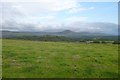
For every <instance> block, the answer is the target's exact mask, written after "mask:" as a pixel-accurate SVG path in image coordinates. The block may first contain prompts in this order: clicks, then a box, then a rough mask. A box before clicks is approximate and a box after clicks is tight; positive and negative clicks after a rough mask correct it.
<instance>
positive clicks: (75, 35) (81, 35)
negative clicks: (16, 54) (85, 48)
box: [2, 30, 118, 40]
mask: <svg viewBox="0 0 120 80" xmlns="http://www.w3.org/2000/svg"><path fill="white" fill-rule="evenodd" d="M44 35H50V36H64V37H68V38H72V39H95V38H97V39H101V38H102V39H110V40H117V39H118V36H117V35H111V34H105V33H94V32H74V31H71V30H64V31H61V32H25V31H24V32H22V31H8V30H4V31H2V38H12V37H20V36H44Z"/></svg>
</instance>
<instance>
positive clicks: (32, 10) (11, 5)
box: [0, 0, 118, 34]
mask: <svg viewBox="0 0 120 80" xmlns="http://www.w3.org/2000/svg"><path fill="white" fill-rule="evenodd" d="M97 1H100V0H96V1H95V2H94V1H93V0H89V1H88V2H87V1H85V0H84V2H82V0H30V1H28V0H24V2H21V1H20V0H2V1H1V2H0V24H1V25H2V28H1V29H4V30H14V31H63V30H72V31H76V32H102V33H110V34H117V30H118V27H117V24H118V20H117V19H118V3H117V1H118V0H106V2H97ZM104 1H105V0H104ZM108 1H111V2H108ZM113 1H114V2H113ZM115 1H116V2H115Z"/></svg>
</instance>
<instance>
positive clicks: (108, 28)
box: [2, 21, 118, 34]
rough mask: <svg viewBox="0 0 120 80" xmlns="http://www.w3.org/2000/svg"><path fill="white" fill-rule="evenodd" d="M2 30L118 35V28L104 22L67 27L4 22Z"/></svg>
mask: <svg viewBox="0 0 120 80" xmlns="http://www.w3.org/2000/svg"><path fill="white" fill-rule="evenodd" d="M2 29H8V30H18V31H63V30H72V31H76V32H98V33H106V34H118V26H117V24H114V23H104V22H75V23H71V24H68V25H61V26H59V27H58V26H55V27H54V25H47V26H43V25H40V24H32V23H27V24H26V23H17V22H16V21H6V22H4V24H3V28H2Z"/></svg>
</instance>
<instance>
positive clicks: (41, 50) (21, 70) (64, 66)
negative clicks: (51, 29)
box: [2, 39, 118, 78]
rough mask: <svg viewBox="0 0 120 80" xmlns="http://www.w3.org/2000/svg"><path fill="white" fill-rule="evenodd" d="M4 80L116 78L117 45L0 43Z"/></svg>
mask: <svg viewBox="0 0 120 80" xmlns="http://www.w3.org/2000/svg"><path fill="white" fill-rule="evenodd" d="M2 55H3V58H2V59H3V66H2V67H3V72H2V75H3V77H5V78H76V77H77V78H99V77H100V78H116V77H118V45H115V44H94V43H91V44H86V43H77V42H43V41H27V40H26V41H25V40H7V39H4V40H3V41H2Z"/></svg>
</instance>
